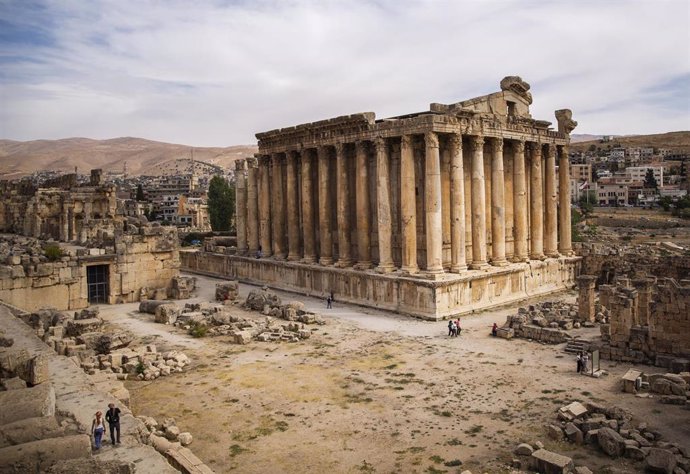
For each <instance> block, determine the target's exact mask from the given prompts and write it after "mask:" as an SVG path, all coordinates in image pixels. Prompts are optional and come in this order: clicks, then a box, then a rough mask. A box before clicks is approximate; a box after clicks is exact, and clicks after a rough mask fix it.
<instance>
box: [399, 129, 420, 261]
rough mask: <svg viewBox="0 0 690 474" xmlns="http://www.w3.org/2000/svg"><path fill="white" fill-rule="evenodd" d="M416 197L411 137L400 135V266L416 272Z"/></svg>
mask: <svg viewBox="0 0 690 474" xmlns="http://www.w3.org/2000/svg"><path fill="white" fill-rule="evenodd" d="M416 201H417V198H416V192H415V172H414V153H413V151H412V137H411V136H410V135H403V136H402V137H400V210H401V213H400V219H401V221H402V222H401V224H402V225H401V227H402V267H401V270H402V271H404V272H407V273H417V271H419V268H418V266H417V202H416Z"/></svg>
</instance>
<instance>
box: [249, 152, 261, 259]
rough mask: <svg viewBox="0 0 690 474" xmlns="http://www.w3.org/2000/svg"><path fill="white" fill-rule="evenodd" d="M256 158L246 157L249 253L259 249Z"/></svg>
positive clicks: (254, 252)
mask: <svg viewBox="0 0 690 474" xmlns="http://www.w3.org/2000/svg"><path fill="white" fill-rule="evenodd" d="M258 174H259V173H258V169H257V163H256V158H248V159H247V245H248V247H249V254H250V255H251V256H256V252H257V251H258V250H259V202H258V197H259V192H258V191H259V190H258Z"/></svg>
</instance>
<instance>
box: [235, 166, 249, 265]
mask: <svg viewBox="0 0 690 474" xmlns="http://www.w3.org/2000/svg"><path fill="white" fill-rule="evenodd" d="M246 172H247V163H246V162H245V161H244V160H237V161H236V162H235V214H236V217H235V228H236V234H237V254H238V255H246V254H247V176H246Z"/></svg>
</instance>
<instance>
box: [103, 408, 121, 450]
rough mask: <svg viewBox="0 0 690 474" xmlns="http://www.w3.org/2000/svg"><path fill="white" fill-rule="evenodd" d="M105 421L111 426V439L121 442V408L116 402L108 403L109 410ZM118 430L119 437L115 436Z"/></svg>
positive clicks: (113, 441)
mask: <svg viewBox="0 0 690 474" xmlns="http://www.w3.org/2000/svg"><path fill="white" fill-rule="evenodd" d="M105 421H107V422H108V426H109V427H110V441H111V442H112V443H113V444H115V442H117V444H120V409H119V408H117V407H116V406H115V404H114V403H111V404H109V405H108V411H107V412H105ZM116 430H117V438H115V431H116Z"/></svg>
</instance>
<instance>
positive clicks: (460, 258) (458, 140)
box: [448, 133, 467, 273]
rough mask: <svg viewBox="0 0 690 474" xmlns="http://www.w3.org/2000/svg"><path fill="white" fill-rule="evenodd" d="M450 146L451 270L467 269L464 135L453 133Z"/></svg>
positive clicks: (455, 271)
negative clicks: (463, 160)
mask: <svg viewBox="0 0 690 474" xmlns="http://www.w3.org/2000/svg"><path fill="white" fill-rule="evenodd" d="M448 144H449V146H450V271H451V272H453V273H460V272H462V271H464V270H467V261H466V258H465V245H466V242H465V178H464V176H465V172H464V168H463V163H462V136H461V135H460V134H459V133H453V134H451V135H450V137H449V139H448Z"/></svg>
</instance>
